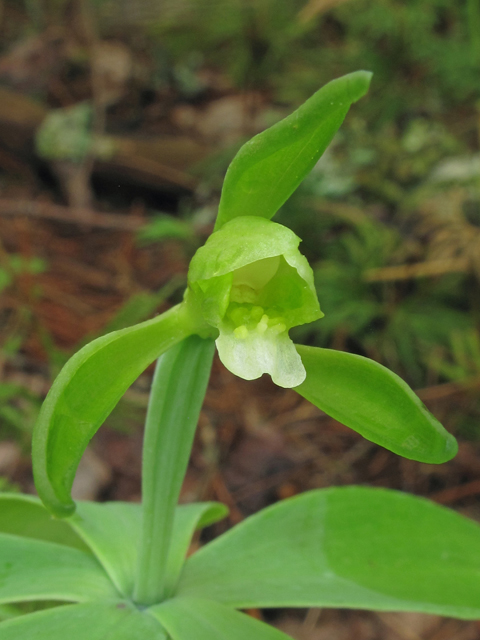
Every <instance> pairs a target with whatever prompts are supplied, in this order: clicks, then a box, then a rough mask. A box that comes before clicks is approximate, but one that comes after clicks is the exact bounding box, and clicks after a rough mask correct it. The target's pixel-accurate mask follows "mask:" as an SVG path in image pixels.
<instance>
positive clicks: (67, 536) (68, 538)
mask: <svg viewBox="0 0 480 640" xmlns="http://www.w3.org/2000/svg"><path fill="white" fill-rule="evenodd" d="M0 532H1V533H11V534H14V535H17V536H23V537H26V538H35V539H36V540H46V541H48V542H57V543H58V544H65V545H67V546H69V547H75V548H77V549H81V550H82V551H88V550H89V549H88V547H87V546H86V545H85V543H84V542H83V541H82V540H81V539H80V538H79V537H78V536H77V534H76V533H75V532H74V531H72V529H71V527H70V526H69V525H68V524H67V523H66V522H65V521H63V520H58V519H56V518H53V517H52V515H51V513H50V512H49V511H47V509H46V508H45V507H44V506H43V504H42V502H41V501H40V500H39V499H38V498H36V497H34V496H30V495H24V494H21V493H0Z"/></svg>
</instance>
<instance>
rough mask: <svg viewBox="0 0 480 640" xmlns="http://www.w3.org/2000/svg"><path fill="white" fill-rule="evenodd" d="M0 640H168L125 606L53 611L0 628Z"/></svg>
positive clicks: (85, 606) (144, 616)
mask: <svg viewBox="0 0 480 640" xmlns="http://www.w3.org/2000/svg"><path fill="white" fill-rule="evenodd" d="M0 638H1V639H2V640H147V639H148V640H167V635H166V633H165V632H164V630H163V628H162V626H161V624H160V623H159V622H158V620H156V619H155V618H154V617H153V616H150V615H148V614H147V613H141V612H140V611H138V610H137V609H136V608H135V607H134V606H133V605H131V604H128V603H126V602H118V603H105V604H102V603H98V604H97V603H95V604H94V603H88V604H74V605H65V606H61V607H55V608H53V609H48V610H46V611H39V612H37V613H30V614H28V615H25V616H20V617H18V618H14V619H12V620H7V621H6V622H2V623H1V624H0Z"/></svg>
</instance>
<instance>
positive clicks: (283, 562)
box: [177, 487, 480, 619]
mask: <svg viewBox="0 0 480 640" xmlns="http://www.w3.org/2000/svg"><path fill="white" fill-rule="evenodd" d="M177 594H178V596H181V597H183V596H188V597H197V596H198V597H204V598H209V599H210V598H211V599H213V600H218V601H219V602H222V603H223V604H225V605H228V606H231V607H238V608H242V609H243V608H248V607H285V606H287V607H288V606H295V607H312V606H316V607H342V608H343V607H348V608H355V609H372V610H377V611H380V610H383V611H385V610H387V611H423V612H425V613H434V614H439V615H445V616H454V617H458V618H473V619H475V618H479V617H480V527H479V526H478V524H476V523H475V522H473V521H471V520H468V519H466V518H464V517H463V516H460V515H458V514H457V513H455V512H454V511H451V510H449V509H445V508H444V507H440V506H438V505H436V504H435V503H433V502H429V501H427V500H425V499H423V498H417V497H414V496H410V495H408V494H404V493H400V492H396V491H390V490H385V489H368V488H363V487H344V488H333V489H321V490H316V491H310V492H308V493H304V494H302V495H300V496H297V497H294V498H291V499H289V500H284V501H283V502H280V503H278V504H276V505H274V506H272V507H269V508H267V509H265V510H264V511H261V512H260V513H258V514H256V515H254V516H252V517H250V518H248V519H247V520H245V521H243V522H242V523H241V524H239V525H237V526H236V527H234V528H233V529H231V530H230V531H228V532H227V533H226V534H224V535H222V536H220V537H219V538H217V539H216V540H215V541H213V542H211V543H209V544H208V545H206V546H205V547H203V549H201V550H200V551H198V552H197V553H195V554H194V555H193V556H191V557H190V558H189V559H188V561H187V563H186V565H185V570H184V573H183V575H182V577H181V580H180V583H179V588H178V591H177Z"/></svg>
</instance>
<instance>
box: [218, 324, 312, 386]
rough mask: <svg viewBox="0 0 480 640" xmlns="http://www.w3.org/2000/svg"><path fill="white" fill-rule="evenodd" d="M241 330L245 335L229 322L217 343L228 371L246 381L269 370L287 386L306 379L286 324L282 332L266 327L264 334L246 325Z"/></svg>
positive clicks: (281, 383)
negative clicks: (229, 325) (229, 324)
mask: <svg viewBox="0 0 480 640" xmlns="http://www.w3.org/2000/svg"><path fill="white" fill-rule="evenodd" d="M259 324H260V323H259ZM241 329H243V330H244V337H242V336H239V335H238V334H240V333H241V332H240V331H239V329H235V330H234V331H233V330H232V329H231V328H230V327H228V326H227V325H226V324H222V325H220V336H219V337H218V338H217V341H216V345H217V349H218V355H219V356H220V360H221V361H222V362H223V364H224V365H225V366H226V367H227V369H228V370H229V371H231V372H232V373H234V374H235V375H237V376H239V377H240V378H243V379H244V380H256V379H257V378H260V376H261V375H262V374H264V373H269V374H270V375H271V376H272V380H273V382H274V383H275V384H278V386H279V387H285V388H292V387H296V386H298V385H299V384H301V383H302V382H303V381H304V380H305V377H306V373H305V367H304V366H303V363H302V360H301V358H300V356H299V355H298V353H297V350H296V349H295V345H294V344H293V342H292V341H291V340H290V337H289V335H288V332H287V330H286V328H285V327H284V330H283V331H281V332H280V333H277V332H276V331H275V327H272V328H270V327H268V328H266V329H265V332H264V333H260V332H259V331H258V330H257V329H252V330H248V329H247V328H246V327H245V326H243V327H241ZM236 334H237V335H236Z"/></svg>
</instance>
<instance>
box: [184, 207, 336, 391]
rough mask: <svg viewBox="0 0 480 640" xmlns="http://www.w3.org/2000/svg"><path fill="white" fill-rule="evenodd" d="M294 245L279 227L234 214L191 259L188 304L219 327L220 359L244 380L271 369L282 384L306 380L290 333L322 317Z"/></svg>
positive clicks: (292, 236) (304, 263)
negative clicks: (299, 326)
mask: <svg viewBox="0 0 480 640" xmlns="http://www.w3.org/2000/svg"><path fill="white" fill-rule="evenodd" d="M299 243H300V238H298V237H297V236H296V235H295V234H294V233H293V231H290V229H287V228H286V227H283V226H282V225H279V224H276V223H275V222H271V221H270V220H266V219H265V218H258V217H253V216H245V217H239V218H235V219H234V220H232V221H231V222H228V223H226V224H225V225H224V226H223V227H222V228H221V229H220V230H219V231H216V232H215V233H213V234H212V235H211V236H210V238H209V239H208V240H207V243H206V244H205V246H203V247H201V248H200V249H199V250H198V251H197V253H196V254H195V256H194V258H193V260H192V262H191V265H190V270H189V274H188V282H189V292H188V295H187V301H188V302H189V303H190V304H192V305H193V306H194V307H195V308H196V309H197V311H198V312H199V313H201V314H202V316H203V318H204V320H205V321H206V322H207V323H208V324H210V325H211V326H212V327H215V328H216V329H218V331H219V336H218V338H217V340H216V344H217V349H218V354H219V356H220V359H221V361H222V362H223V364H224V365H225V366H226V367H227V369H230V371H231V372H232V373H235V374H236V375H238V376H240V377H241V378H245V379H246V380H253V379H255V378H259V377H260V376H261V375H262V374H263V373H269V374H270V375H271V376H272V380H273V381H274V382H275V383H276V384H278V385H279V386H281V387H296V386H297V385H299V384H301V383H302V382H303V381H304V380H305V377H306V372H305V367H304V366H303V364H302V360H301V358H300V356H299V355H298V353H297V351H296V349H295V346H294V344H293V342H292V341H291V340H290V338H289V336H288V330H289V329H290V328H291V327H294V326H297V325H300V324H305V323H307V322H312V321H313V320H317V319H318V318H321V317H322V316H323V314H322V312H321V311H320V306H319V304H318V300H317V295H316V292H315V285H314V282H313V272H312V269H311V267H310V265H309V264H308V262H307V260H306V259H305V258H304V256H302V254H301V253H300V252H299V251H298V245H299Z"/></svg>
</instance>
